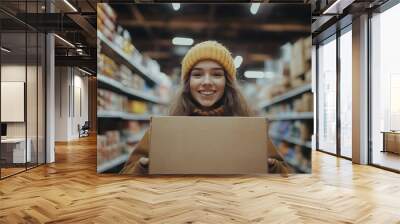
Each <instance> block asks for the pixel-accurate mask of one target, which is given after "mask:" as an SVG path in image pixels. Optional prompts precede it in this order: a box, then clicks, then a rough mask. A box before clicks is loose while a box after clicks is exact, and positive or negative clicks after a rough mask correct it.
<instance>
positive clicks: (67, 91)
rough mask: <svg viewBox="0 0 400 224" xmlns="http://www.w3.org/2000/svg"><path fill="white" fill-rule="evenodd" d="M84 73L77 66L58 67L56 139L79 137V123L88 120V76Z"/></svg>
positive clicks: (64, 139)
mask: <svg viewBox="0 0 400 224" xmlns="http://www.w3.org/2000/svg"><path fill="white" fill-rule="evenodd" d="M82 75H83V73H81V72H80V71H79V70H77V69H75V68H71V67H57V68H56V84H55V85H56V94H55V120H56V121H55V125H56V133H55V140H56V141H70V140H73V139H77V138H79V133H78V124H80V125H83V124H84V122H85V121H87V120H88V105H89V103H88V78H87V77H85V76H82ZM80 106H81V107H82V108H80ZM80 110H81V111H80Z"/></svg>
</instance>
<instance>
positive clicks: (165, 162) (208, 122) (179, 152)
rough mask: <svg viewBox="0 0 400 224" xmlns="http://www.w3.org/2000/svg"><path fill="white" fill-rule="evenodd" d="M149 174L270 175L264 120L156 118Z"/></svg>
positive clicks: (241, 118) (153, 123)
mask: <svg viewBox="0 0 400 224" xmlns="http://www.w3.org/2000/svg"><path fill="white" fill-rule="evenodd" d="M150 128H151V135H150V157H149V158H150V165H149V173H150V174H250V173H253V174H255V173H267V171H268V170H267V168H268V165H267V129H266V120H265V118H263V117H192V116H191V117H183V116H173V117H167V116H165V117H153V118H152V120H151V126H150Z"/></svg>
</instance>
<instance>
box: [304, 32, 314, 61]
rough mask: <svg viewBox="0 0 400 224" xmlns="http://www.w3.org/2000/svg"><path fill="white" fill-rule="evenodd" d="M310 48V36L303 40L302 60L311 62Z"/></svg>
mask: <svg viewBox="0 0 400 224" xmlns="http://www.w3.org/2000/svg"><path fill="white" fill-rule="evenodd" d="M311 47H312V38H311V36H309V37H307V38H304V39H303V54H304V60H305V61H307V60H311Z"/></svg>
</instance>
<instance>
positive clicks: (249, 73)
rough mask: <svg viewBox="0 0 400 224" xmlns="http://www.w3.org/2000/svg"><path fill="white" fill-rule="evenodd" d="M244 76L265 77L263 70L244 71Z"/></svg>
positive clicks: (249, 77)
mask: <svg viewBox="0 0 400 224" xmlns="http://www.w3.org/2000/svg"><path fill="white" fill-rule="evenodd" d="M244 77H246V78H248V79H259V78H265V73H264V72H263V71H245V72H244Z"/></svg>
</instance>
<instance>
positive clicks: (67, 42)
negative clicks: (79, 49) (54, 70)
mask: <svg viewBox="0 0 400 224" xmlns="http://www.w3.org/2000/svg"><path fill="white" fill-rule="evenodd" d="M54 36H55V37H57V38H58V39H60V40H61V41H62V42H64V43H66V44H67V45H69V46H70V47H73V48H75V45H73V44H72V43H71V42H69V41H68V40H66V39H64V38H62V37H60V36H59V35H57V34H54Z"/></svg>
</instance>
